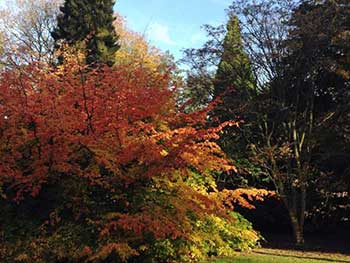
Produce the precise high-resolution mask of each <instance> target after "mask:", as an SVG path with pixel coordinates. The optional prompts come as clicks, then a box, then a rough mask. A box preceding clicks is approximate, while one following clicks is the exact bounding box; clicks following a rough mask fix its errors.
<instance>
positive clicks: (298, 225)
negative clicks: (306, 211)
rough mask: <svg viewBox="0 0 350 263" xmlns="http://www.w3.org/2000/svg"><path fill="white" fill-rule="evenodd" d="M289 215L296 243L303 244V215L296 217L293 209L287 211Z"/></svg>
mask: <svg viewBox="0 0 350 263" xmlns="http://www.w3.org/2000/svg"><path fill="white" fill-rule="evenodd" d="M289 216H290V221H291V223H292V227H293V234H294V240H295V242H296V245H298V246H301V245H303V244H304V222H303V221H304V215H299V217H298V215H297V213H296V212H295V211H289ZM301 219H302V220H301Z"/></svg>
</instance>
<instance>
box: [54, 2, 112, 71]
mask: <svg viewBox="0 0 350 263" xmlns="http://www.w3.org/2000/svg"><path fill="white" fill-rule="evenodd" d="M114 2H115V1H113V0H66V1H65V3H64V5H63V6H62V7H61V12H62V13H61V14H60V15H59V16H58V19H57V27H56V29H55V30H54V31H53V32H52V36H53V38H54V39H55V41H56V44H57V46H59V45H60V42H62V41H64V42H66V43H68V44H69V45H76V46H78V47H80V48H83V49H84V52H85V53H86V62H87V63H88V64H91V63H106V64H108V65H112V64H113V63H114V60H115V56H114V55H115V52H116V51H117V50H118V48H119V46H118V44H117V40H118V37H117V35H116V33H115V30H114V26H113V21H114V17H113V6H114Z"/></svg>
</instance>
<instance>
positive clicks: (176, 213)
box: [0, 56, 234, 262]
mask: <svg viewBox="0 0 350 263" xmlns="http://www.w3.org/2000/svg"><path fill="white" fill-rule="evenodd" d="M65 61H66V64H64V65H61V66H60V67H59V68H56V69H52V70H51V71H49V72H44V71H43V70H41V69H39V68H36V67H26V68H22V69H21V70H20V71H17V70H16V71H6V72H4V73H3V74H2V76H1V79H0V120H1V121H0V193H1V194H3V195H4V196H6V198H7V199H8V200H15V201H17V202H20V203H21V202H26V201H30V200H32V198H31V197H34V198H37V199H39V200H41V201H45V200H42V197H41V194H42V192H44V193H46V192H47V191H51V190H52V186H55V187H58V185H60V187H62V188H63V191H64V192H63V194H64V195H65V196H64V198H65V199H64V200H69V202H68V201H64V203H63V204H62V206H60V207H54V206H53V207H52V208H51V210H50V211H49V212H48V219H47V220H46V221H44V222H43V223H42V226H41V227H40V229H41V232H42V233H46V232H50V231H51V232H52V233H55V231H58V230H59V227H60V226H61V225H63V224H64V223H67V220H68V219H67V218H65V214H64V213H62V211H71V212H70V213H71V214H72V218H73V219H72V218H71V217H69V220H75V221H79V220H82V218H83V219H84V218H85V220H86V221H88V223H89V224H90V225H89V227H93V228H94V229H95V230H94V231H95V232H93V233H96V238H99V242H98V245H97V247H95V248H89V247H87V246H83V247H81V248H80V250H79V249H78V248H77V249H76V250H74V253H76V254H74V256H75V257H82V255H84V256H88V257H89V258H91V259H92V260H95V259H97V258H98V259H99V260H100V259H101V260H103V259H104V258H107V257H108V256H109V255H110V254H113V253H116V254H118V255H119V257H120V258H121V260H126V259H127V258H128V257H129V256H133V255H137V253H139V251H137V250H136V248H135V247H132V245H131V244H133V242H135V240H139V241H138V242H139V243H140V241H142V240H143V236H144V235H145V234H148V235H151V236H152V237H153V238H154V239H165V238H170V239H177V238H184V239H186V238H189V237H188V233H190V231H191V229H192V228H193V226H192V225H191V222H190V220H188V212H189V211H192V212H193V213H196V214H197V216H198V217H199V218H200V217H205V216H207V215H208V214H220V213H221V214H222V215H224V214H225V213H226V211H225V209H224V207H223V205H222V203H221V201H220V200H219V199H217V198H216V197H215V196H213V195H210V194H208V193H204V192H200V191H197V190H196V189H194V188H193V187H190V186H188V185H187V184H186V182H185V181H186V178H187V177H188V176H189V167H191V169H195V170H197V171H199V172H206V171H207V170H222V171H227V170H230V169H234V167H233V166H232V165H231V164H230V163H229V162H228V161H227V160H226V159H225V158H224V154H223V153H222V152H221V150H220V148H219V147H218V146H217V145H216V144H215V143H214V142H213V141H214V139H216V138H218V133H219V132H220V130H221V129H222V128H223V127H224V126H225V125H232V123H226V124H222V125H220V126H219V127H215V128H206V116H207V111H208V110H210V109H207V111H205V110H203V111H201V112H198V113H191V114H185V113H182V112H180V111H178V110H177V108H176V106H175V103H174V100H173V91H172V90H171V89H169V86H170V78H169V74H170V72H168V71H164V72H161V73H159V74H148V71H147V70H143V69H142V68H137V69H135V68H133V67H132V66H131V67H132V69H130V68H128V67H127V66H125V65H123V66H121V67H118V66H116V67H114V68H108V67H106V68H102V67H99V68H94V69H91V68H89V69H87V68H86V66H85V65H80V64H79V63H77V62H76V61H75V59H74V56H71V57H70V58H69V59H66V60H65ZM130 72H132V74H130ZM70 180H72V182H73V184H72V183H71V181H70ZM65 182H66V183H65ZM77 182H78V183H77ZM74 183H76V185H74ZM85 183H87V184H85ZM81 185H83V186H84V187H85V188H84V187H82V186H81ZM85 185H88V186H85ZM50 187H51V188H50ZM96 189H99V190H98V191H97V190H96ZM101 189H102V190H101ZM60 191H61V190H60ZM94 191H95V192H96V191H97V193H99V195H98V194H96V193H95V192H94ZM52 194H54V193H52ZM95 194H96V195H97V197H96V196H95ZM29 196H31V197H29ZM94 198H95V199H96V200H100V199H101V200H102V201H95V199H94ZM98 198H100V199H98ZM87 200H88V201H87ZM96 202H97V204H98V205H97V206H96V205H95V203H96ZM49 205H54V204H49ZM103 205H104V207H103V208H99V207H100V206H101V207H102V206H103ZM49 207H50V206H49ZM96 207H98V209H97V208H96ZM94 209H95V210H94ZM96 209H97V210H96ZM99 209H100V210H99ZM60 213H61V214H60ZM79 222H81V221H79ZM83 222H85V221H83ZM79 224H81V223H79ZM85 229H86V228H85V227H83V230H82V231H85ZM72 231H73V230H72ZM90 234H91V233H90ZM61 236H62V235H61V234H57V237H56V236H55V235H54V234H52V236H51V237H50V238H51V239H53V240H54V241H53V242H55V238H59V237H61ZM131 237H132V238H131ZM50 238H48V237H45V236H41V237H39V238H37V239H35V240H34V241H32V242H31V243H30V244H29V245H28V246H29V247H33V249H30V250H29V252H28V254H29V255H27V254H23V255H22V258H23V257H26V258H27V257H31V259H32V261H30V262H39V261H41V260H42V258H41V255H42V254H45V253H44V252H42V251H45V247H47V248H49V247H50V245H49V240H50ZM130 240H131V241H130ZM21 242H22V241H21ZM23 242H25V241H23ZM78 243H79V242H78ZM141 243H142V242H141ZM55 244H57V242H56V243H55ZM20 247H21V246H16V249H17V248H20ZM0 250H1V247H0ZM51 250H52V249H51ZM90 250H94V251H92V252H91V251H90ZM57 251H58V252H57V253H58V254H59V255H61V254H64V253H67V251H65V249H64V248H59V249H57ZM30 253H32V256H30ZM0 256H1V255H0ZM0 258H1V257H0ZM35 260H37V261H35ZM43 262H44V261H43Z"/></svg>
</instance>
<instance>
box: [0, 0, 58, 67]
mask: <svg viewBox="0 0 350 263" xmlns="http://www.w3.org/2000/svg"><path fill="white" fill-rule="evenodd" d="M61 3H62V1H61V0H54V1H48V0H38V1H34V2H33V1H29V0H7V1H6V4H5V5H3V7H2V8H1V10H0V13H1V17H0V31H1V32H2V39H3V55H2V58H1V63H2V64H3V65H5V66H7V67H13V66H16V65H19V64H23V63H25V64H29V63H32V62H44V63H51V62H53V60H54V54H53V53H54V41H53V39H52V37H51V31H52V30H53V29H54V27H55V25H56V17H57V15H58V12H59V9H58V8H59V5H60V4H61Z"/></svg>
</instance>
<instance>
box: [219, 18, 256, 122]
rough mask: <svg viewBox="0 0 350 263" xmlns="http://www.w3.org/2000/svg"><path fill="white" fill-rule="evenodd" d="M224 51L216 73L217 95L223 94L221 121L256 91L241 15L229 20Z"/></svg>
mask: <svg viewBox="0 0 350 263" xmlns="http://www.w3.org/2000/svg"><path fill="white" fill-rule="evenodd" d="M226 27H227V33H226V36H225V39H224V42H223V52H222V56H221V59H220V63H219V66H218V69H217V72H216V77H215V83H214V97H217V96H220V95H221V96H222V103H221V104H220V105H219V106H218V107H217V111H216V113H217V114H218V116H219V118H220V120H221V121H225V120H230V119H232V117H233V113H234V112H235V111H236V109H237V108H238V104H240V103H241V102H244V101H247V100H248V99H249V98H250V97H251V96H252V95H253V93H254V89H255V80H254V75H253V71H252V68H251V64H250V61H249V58H248V55H247V54H246V53H245V51H244V50H243V41H242V35H241V31H240V26H239V20H238V18H237V16H235V15H232V16H231V17H230V19H229V21H228V23H227V26H226Z"/></svg>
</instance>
